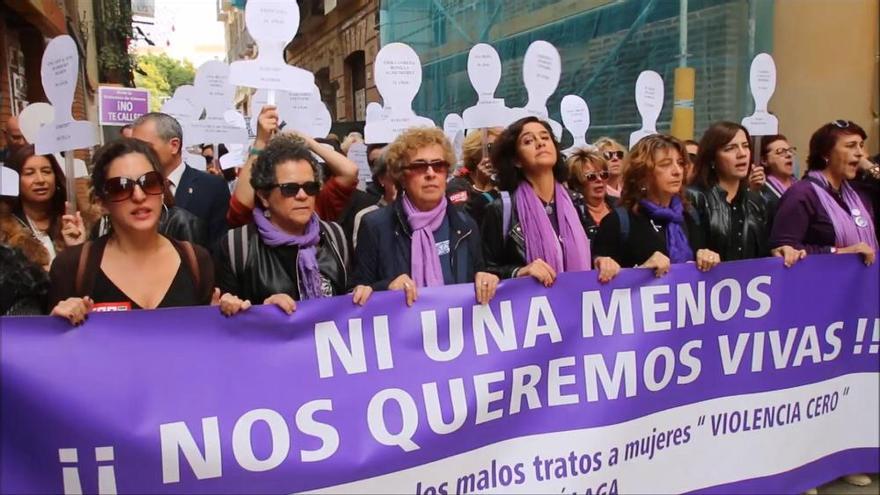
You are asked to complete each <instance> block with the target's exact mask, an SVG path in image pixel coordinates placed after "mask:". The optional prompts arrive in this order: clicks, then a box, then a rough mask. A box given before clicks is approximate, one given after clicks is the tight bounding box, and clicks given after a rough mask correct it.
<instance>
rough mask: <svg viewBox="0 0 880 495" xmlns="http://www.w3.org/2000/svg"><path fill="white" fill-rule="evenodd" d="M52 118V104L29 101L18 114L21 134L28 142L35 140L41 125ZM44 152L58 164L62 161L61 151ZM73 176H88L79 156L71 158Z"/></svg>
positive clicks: (37, 137)
mask: <svg viewBox="0 0 880 495" xmlns="http://www.w3.org/2000/svg"><path fill="white" fill-rule="evenodd" d="M53 120H55V108H54V107H52V105H50V104H48V103H43V102H37V103H31V104H30V105H28V106H26V107H25V108H24V110H22V111H21V114H19V116H18V124H19V127H21V135H22V136H24V139H25V140H26V141H27V142H28V143H33V142H36V140H37V139H39V135H40V130H41V129H42V128H43V126H45V125H46V124H50V123H52V121H53ZM46 154H51V155H53V156H54V157H55V160H56V161H57V162H58V163H59V164H61V163H64V156H62V155H61V152H59V151H56V152H54V153H46ZM65 173H67V171H65ZM73 177H74V178H76V179H79V178H82V177H89V169H88V168H87V167H86V162H84V161H82V160H80V159H79V158H74V159H73Z"/></svg>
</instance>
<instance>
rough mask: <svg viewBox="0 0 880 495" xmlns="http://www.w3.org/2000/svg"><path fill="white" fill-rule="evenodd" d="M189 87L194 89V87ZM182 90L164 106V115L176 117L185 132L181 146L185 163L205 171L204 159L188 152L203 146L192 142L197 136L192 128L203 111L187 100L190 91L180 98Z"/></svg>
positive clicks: (182, 94)
mask: <svg viewBox="0 0 880 495" xmlns="http://www.w3.org/2000/svg"><path fill="white" fill-rule="evenodd" d="M182 87H183V86H181V88H182ZM189 87H190V88H193V87H192V86H189ZM181 88H177V89H178V91H175V92H174V95H175V96H174V97H172V98H171V99H169V100H167V101H166V102H165V103H163V104H162V113H165V114H168V115H170V116H172V117H174V118H175V119H176V120H177V123H178V124H180V128H181V129H182V130H183V142H182V143H181V144H180V146H181V149H182V151H181V153H182V155H183V161H184V162H185V163H186V164H187V165H189V166H190V167H192V168H194V169H196V170H205V169H206V168H207V167H206V163H205V159H204V157H202V155H196V154H194V153H190V152H189V151H188V150H189V148H190V147H191V146H193V145H197V144H201V143H199V142H195V143H194V142H192V141H193V137H194V136H195V131H193V128H192V126H193V123H194V122H195V121H196V120H198V119H199V115H201V113H202V109H201V108H199V109H196V108H195V107H194V106H193V105H192V103H191V102H190V100H189V99H188V98H186V96H185V95H186V94H187V92H188V90H184V92H183V93H180V96H178V92H179V90H180V89H181ZM194 90H195V88H193V91H194Z"/></svg>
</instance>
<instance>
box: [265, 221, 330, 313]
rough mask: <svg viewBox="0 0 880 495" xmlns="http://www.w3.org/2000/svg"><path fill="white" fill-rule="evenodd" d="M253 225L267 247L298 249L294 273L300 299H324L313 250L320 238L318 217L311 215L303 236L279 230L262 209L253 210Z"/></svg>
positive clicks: (315, 254) (315, 253)
mask: <svg viewBox="0 0 880 495" xmlns="http://www.w3.org/2000/svg"><path fill="white" fill-rule="evenodd" d="M254 224H256V226H257V231H258V232H259V233H260V238H261V239H263V243H264V244H266V245H267V246H270V247H278V246H298V247H299V254H298V255H297V257H296V271H297V273H298V274H299V277H298V278H299V297H300V299H316V298H319V297H324V293H323V291H322V290H321V271H320V270H319V268H318V258H317V250H316V249H315V246H317V245H318V241H319V240H320V238H321V236H320V233H321V223H320V222H319V221H318V215H317V214H315V213H312V219H311V220H309V224H308V225H306V231H305V232H304V233H303V235H293V234H288V233H287V232H284V231H283V230H281V229H279V228H278V227H276V226H275V224H273V223H272V222H271V221H269V219H268V218H266V217H265V216H264V215H263V209H262V208H260V207H259V206H257V207H256V208H254Z"/></svg>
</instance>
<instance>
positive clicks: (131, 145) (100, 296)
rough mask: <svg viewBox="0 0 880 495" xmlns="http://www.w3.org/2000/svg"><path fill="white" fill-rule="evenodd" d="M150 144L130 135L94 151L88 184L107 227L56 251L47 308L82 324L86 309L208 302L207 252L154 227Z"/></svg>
mask: <svg viewBox="0 0 880 495" xmlns="http://www.w3.org/2000/svg"><path fill="white" fill-rule="evenodd" d="M159 167H160V166H159V159H158V157H157V156H156V154H155V153H154V152H153V149H152V148H151V147H150V146H149V145H148V144H146V143H144V142H142V141H138V140H136V139H130V138H123V139H120V140H118V141H114V142H111V143H108V144H106V145H105V146H103V147H102V148H101V149H99V150H98V152H97V153H96V155H95V163H94V169H93V170H92V187H93V189H94V191H95V196H96V198H97V200H98V201H99V202H100V204H101V206H102V207H103V208H104V209H105V210H106V211H107V213H108V215H109V217H110V223H111V224H112V227H113V228H112V232H111V233H110V234H108V235H105V236H103V237H100V238H98V239H97V240H95V241H93V242H87V243H85V244H83V245H80V246H76V247H74V248H69V249H67V250H65V251H64V252H62V253H61V254H60V255H59V256H58V257H57V258H55V262H54V263H52V269H51V270H50V272H49V278H50V281H51V287H50V290H49V307H52V308H53V310H52V315H54V316H59V317H62V318H65V319H67V320H69V321H70V322H71V323H72V324H74V325H78V324H81V323H83V321H85V319H86V318H87V316H88V314H89V312H91V311H127V310H133V309H155V308H166V307H175V306H196V305H201V304H209V303H210V302H211V296H212V291H213V286H214V267H213V264H212V263H211V258H210V256H209V255H208V252H207V251H205V250H204V249H202V248H201V247H198V246H193V245H192V244H190V243H189V242H180V241H175V240H172V239H169V238H167V237H165V236H163V235H162V234H160V233H159V218H160V216H161V214H162V195H163V193H164V191H165V181H164V178H163V177H162V174H161V173H160V172H159V170H160V168H159Z"/></svg>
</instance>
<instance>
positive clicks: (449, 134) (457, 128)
mask: <svg viewBox="0 0 880 495" xmlns="http://www.w3.org/2000/svg"><path fill="white" fill-rule="evenodd" d="M471 108H473V107H471ZM464 129H465V125H464V120H463V119H462V118H461V116H460V115H458V114H457V113H450V114H449V115H447V116H446V118H445V119H443V134H446V139H448V140H449V143H450V144H451V145H452V150H453V151H454V152H455V160H456V161H457V162H458V163H461V155H462V148H463V147H464Z"/></svg>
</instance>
